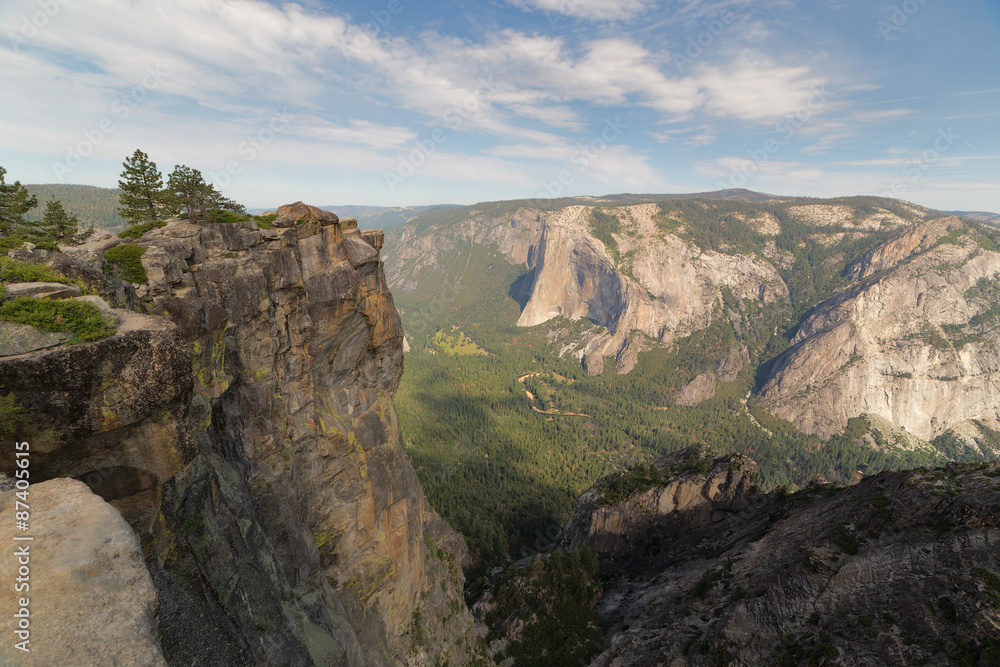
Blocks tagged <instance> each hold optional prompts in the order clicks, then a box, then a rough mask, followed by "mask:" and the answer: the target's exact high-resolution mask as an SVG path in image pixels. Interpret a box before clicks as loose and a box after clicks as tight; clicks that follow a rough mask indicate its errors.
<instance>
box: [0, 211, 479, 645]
mask: <svg viewBox="0 0 1000 667" xmlns="http://www.w3.org/2000/svg"><path fill="white" fill-rule="evenodd" d="M381 241H382V237H381V233H374V232H361V231H359V230H358V229H356V228H355V227H353V226H351V225H350V224H341V223H339V222H336V221H332V220H323V221H322V224H320V223H319V222H316V221H313V222H308V221H307V222H304V223H300V224H298V225H294V226H291V227H287V228H281V229H273V230H267V229H260V228H258V226H257V225H256V224H255V223H253V222H241V223H233V224H200V223H199V224H190V223H188V222H185V221H180V220H174V221H171V222H170V223H169V224H168V225H167V226H165V227H163V228H162V229H154V230H152V231H149V232H147V233H146V234H145V235H144V236H143V237H142V238H140V239H137V240H135V243H136V244H137V245H138V246H141V247H142V248H145V251H144V254H142V257H141V263H142V266H143V268H144V269H145V271H146V273H147V274H148V284H144V285H138V284H137V285H129V284H127V283H123V282H121V281H120V280H118V279H114V278H108V277H107V276H106V273H105V272H103V271H102V268H103V267H104V266H105V264H106V260H105V258H104V252H106V251H107V250H109V249H110V248H112V247H114V246H116V245H120V244H122V243H124V242H125V240H122V239H118V238H111V239H105V240H102V241H97V242H93V243H91V244H88V245H86V246H83V247H79V248H75V249H72V250H71V251H70V250H68V251H67V253H66V254H55V255H53V256H48V257H46V253H44V252H40V253H35V254H34V256H33V257H22V258H23V259H29V260H30V261H47V263H48V264H49V265H50V266H52V267H55V268H56V269H58V270H60V271H61V272H62V273H63V274H65V275H68V276H70V277H73V278H77V279H80V280H81V281H82V282H83V283H84V284H86V285H87V286H88V287H90V288H91V289H93V290H94V291H96V292H97V293H98V294H100V295H101V296H102V297H103V298H104V299H105V300H106V301H107V302H108V303H110V304H111V305H112V306H115V307H118V308H121V307H123V306H126V305H133V306H134V305H137V304H140V303H141V307H142V309H143V310H144V311H145V313H146V314H144V315H139V314H136V313H132V312H131V311H127V310H123V309H118V310H116V311H115V313H116V316H117V318H118V319H119V321H120V325H119V328H118V332H117V333H116V334H115V335H114V336H112V337H110V338H106V339H104V340H99V341H94V342H90V343H83V344H79V345H73V346H62V347H54V348H49V349H43V350H39V351H35V352H29V353H26V354H21V355H15V356H9V357H2V358H0V395H6V394H8V393H9V392H14V393H15V395H16V397H17V401H18V405H19V407H20V408H21V409H22V411H23V412H22V415H21V420H20V425H19V426H18V429H17V432H16V433H15V436H14V437H15V438H17V439H24V440H26V441H29V442H31V444H32V447H33V451H34V454H33V456H34V458H33V460H32V466H33V468H32V470H33V474H34V475H35V477H33V481H35V482H40V481H42V480H44V479H51V478H56V477H75V478H77V479H80V480H83V481H85V482H86V483H87V484H88V485H90V486H91V488H93V489H94V490H95V491H96V492H97V493H99V494H101V495H102V496H103V497H104V498H105V499H106V500H108V501H109V502H111V503H112V504H114V505H115V506H116V507H118V508H119V510H121V512H122V513H123V515H124V516H125V518H126V519H127V520H128V521H129V523H130V524H131V526H132V528H133V529H134V530H135V533H136V535H137V536H138V540H139V543H141V545H142V550H143V554H144V556H145V557H146V564H147V566H148V570H149V573H150V574H151V576H152V581H153V582H154V583H155V587H156V592H157V594H158V599H159V613H158V616H157V621H156V623H157V625H156V636H157V641H158V643H159V647H160V650H161V651H162V655H163V657H164V658H165V659H166V661H167V663H168V664H171V665H244V664H245V665H260V664H271V665H279V664H280V665H331V664H333V665H341V664H342V665H404V664H409V665H433V664H435V663H436V662H439V663H443V662H444V661H450V663H451V664H455V665H458V664H469V663H472V662H473V661H474V660H475V655H476V653H477V652H478V650H479V648H478V646H479V643H478V641H477V639H478V638H477V636H476V633H475V631H474V628H473V623H472V618H471V615H470V614H469V612H468V610H467V609H466V607H465V603H464V600H463V598H462V588H463V583H464V577H463V574H462V569H461V566H462V562H463V560H464V559H466V558H467V556H466V551H465V545H464V541H463V539H462V538H461V537H460V536H459V535H458V534H456V533H455V532H454V531H452V530H451V529H450V528H449V527H448V526H447V525H446V524H445V523H444V522H443V521H442V520H441V519H440V518H439V517H438V515H437V514H436V513H435V512H434V511H433V510H432V509H431V508H430V507H429V506H428V504H427V501H426V499H425V497H424V495H423V492H422V490H421V488H420V484H419V482H418V480H417V478H416V476H415V474H414V472H413V469H412V467H411V466H410V464H409V462H408V460H407V457H406V456H405V455H404V453H403V451H402V448H401V445H400V436H399V425H398V421H397V418H396V413H395V408H394V407H393V404H392V395H393V393H394V392H395V390H396V388H397V386H398V383H399V378H400V376H401V374H402V370H403V368H402V349H401V348H402V331H401V327H400V323H399V317H398V314H397V313H396V310H395V308H394V306H393V301H392V296H391V295H390V293H389V291H388V288H387V286H386V283H385V276H384V273H383V268H382V263H381V260H380V257H379V252H378V249H377V248H378V247H380V246H381ZM20 252H22V255H23V254H24V251H20ZM28 254H29V255H30V254H31V253H28ZM12 466H13V464H12V461H11V460H10V457H8V458H7V459H5V460H4V462H3V469H4V471H5V472H8V473H10V472H12ZM67 604H72V602H69V601H68V602H67ZM108 650H113V647H112V648H109V649H108ZM43 658H44V656H42V658H39V659H43ZM36 664H52V663H45V662H41V663H36Z"/></svg>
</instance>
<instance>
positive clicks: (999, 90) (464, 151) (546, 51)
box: [0, 0, 1000, 212]
mask: <svg viewBox="0 0 1000 667" xmlns="http://www.w3.org/2000/svg"><path fill="white" fill-rule="evenodd" d="M998 45H1000V3H997V2H996V0H964V1H962V2H945V1H944V0H905V1H900V2H895V3H887V2H877V1H875V2H873V1H871V0H808V1H807V0H719V1H715V2H713V1H711V0H491V1H489V2H477V3H468V2H449V1H446V2H435V3H429V2H418V1H417V0H372V1H371V2H357V1H349V2H337V3H331V2H326V1H323V0H306V1H304V2H300V3H297V4H293V3H288V4H282V3H274V2H271V3H269V2H264V1H263V0H170V2H162V0H29V1H25V0H5V1H4V2H3V5H2V7H0V91H2V100H3V103H2V104H0V166H4V167H6V168H7V170H8V172H9V173H8V177H7V178H8V180H9V181H12V180H15V179H16V180H20V181H22V182H26V183H52V182H62V183H84V184H90V185H100V186H114V185H116V183H117V180H118V176H119V173H120V172H121V162H122V160H123V159H124V158H125V157H126V156H128V155H130V154H131V153H132V152H133V151H134V150H135V149H136V148H141V149H142V150H144V151H145V152H147V153H148V154H149V155H150V157H151V159H153V160H154V161H156V162H157V164H158V165H159V166H160V168H161V170H162V171H163V172H164V173H165V174H166V173H167V172H169V170H170V169H172V167H173V165H175V164H186V165H188V166H191V167H194V168H197V169H200V170H201V171H202V172H203V174H204V175H205V176H206V178H207V179H209V180H211V181H213V182H214V183H215V184H216V185H217V186H218V187H219V188H220V189H221V190H222V191H223V192H224V193H225V194H226V195H227V196H230V197H232V198H235V199H237V200H238V201H241V202H243V203H244V204H246V205H247V206H251V207H258V206H259V207H272V206H276V205H278V204H281V203H285V202H289V201H294V200H298V199H301V200H304V201H307V202H311V203H315V204H323V205H326V204H369V205H406V204H411V205H423V204H436V203H472V202H476V201H483V200H496V199H513V198H525V197H539V196H555V195H564V194H572V195H599V194H606V193H616V192H698V191H706V190H715V189H719V188H723V187H746V188H750V189H753V190H758V191H763V192H770V193H774V194H784V195H811V196H822V197H828V196H829V197H832V196H840V195H854V194H878V195H888V196H896V197H899V198H901V199H906V200H909V201H914V202H916V203H919V204H923V205H926V206H932V207H936V208H941V209H963V210H991V211H997V212H1000V129H998V128H1000V48H998Z"/></svg>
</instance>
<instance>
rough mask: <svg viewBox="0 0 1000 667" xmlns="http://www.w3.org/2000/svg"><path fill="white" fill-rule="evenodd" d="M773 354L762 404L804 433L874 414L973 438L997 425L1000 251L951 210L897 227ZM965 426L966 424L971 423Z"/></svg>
mask: <svg viewBox="0 0 1000 667" xmlns="http://www.w3.org/2000/svg"><path fill="white" fill-rule="evenodd" d="M846 273H847V275H848V276H849V277H850V278H851V279H852V284H850V285H849V286H848V287H847V288H845V289H844V290H843V291H841V292H840V293H838V294H836V295H835V296H833V297H832V298H830V299H828V300H826V301H823V302H822V303H820V304H819V305H817V306H816V307H815V308H814V309H813V310H812V311H811V312H810V313H809V314H808V316H807V317H806V318H805V319H804V320H803V322H802V323H801V324H800V325H799V326H798V329H797V331H796V332H795V335H794V336H793V337H792V339H791V343H792V347H791V349H789V350H788V351H787V352H785V353H784V354H782V355H781V356H780V357H778V358H777V359H776V360H775V361H774V362H773V363H772V365H771V366H770V368H769V371H768V373H767V376H766V379H765V382H764V384H763V386H762V388H761V389H760V391H759V392H758V396H759V398H760V401H761V405H762V406H764V407H765V408H766V409H767V410H769V411H771V412H773V413H774V414H776V415H778V416H780V417H783V418H785V419H787V420H789V421H790V422H792V423H793V424H795V425H796V426H797V427H798V428H799V429H801V430H803V431H805V432H807V433H816V434H819V435H821V436H822V437H824V438H827V437H829V436H830V435H833V434H834V433H839V432H841V431H842V430H843V429H844V427H845V426H846V425H847V422H848V420H849V419H850V418H852V417H857V416H859V415H870V416H872V417H875V418H881V419H882V420H884V421H885V422H888V423H890V424H893V425H896V426H897V427H900V426H901V427H903V428H905V430H906V431H907V432H909V433H911V434H913V435H916V436H917V437H918V438H921V439H923V440H927V441H929V440H933V439H934V438H936V437H938V436H940V435H942V434H944V433H946V432H947V431H949V430H951V431H952V432H953V433H957V434H960V435H961V436H962V437H963V439H964V440H965V442H966V443H967V446H968V447H970V448H974V449H977V450H979V451H980V452H981V453H983V454H985V455H989V454H990V450H989V449H987V450H985V451H983V450H982V449H981V448H980V447H979V446H978V445H977V442H976V441H977V439H979V438H978V436H979V435H980V434H979V430H980V428H981V427H983V426H985V427H986V428H992V429H997V428H998V427H1000V388H998V387H1000V386H998V380H1000V354H998V351H1000V328H998V322H997V318H996V315H995V311H996V296H997V294H998V293H997V291H996V288H997V280H998V275H1000V251H998V249H997V248H996V247H995V246H993V244H992V243H989V242H988V239H986V240H985V241H984V238H983V237H981V236H978V235H976V234H974V233H971V232H970V230H969V229H968V228H966V227H965V225H963V224H962V222H961V221H960V220H958V219H957V218H954V217H951V218H938V219H933V220H930V221H927V222H925V223H921V224H917V225H913V226H911V227H908V228H906V229H903V230H901V231H900V232H899V233H898V234H897V235H896V236H894V237H893V238H891V239H889V240H887V241H885V242H883V243H881V244H878V245H876V246H875V247H874V248H872V249H871V250H870V251H869V252H867V253H866V254H865V255H863V256H862V257H860V258H859V259H858V260H856V261H855V262H854V263H853V264H852V265H850V266H848V267H847V269H846ZM966 434H968V435H966Z"/></svg>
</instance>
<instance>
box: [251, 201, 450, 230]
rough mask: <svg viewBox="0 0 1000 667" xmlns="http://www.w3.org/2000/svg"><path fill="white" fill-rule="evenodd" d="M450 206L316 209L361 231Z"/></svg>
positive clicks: (395, 224) (390, 225) (389, 226)
mask: <svg viewBox="0 0 1000 667" xmlns="http://www.w3.org/2000/svg"><path fill="white" fill-rule="evenodd" d="M450 207H452V205H450V204H442V205H440V206H355V205H351V204H346V205H340V206H338V205H326V206H319V207H318V208H321V209H323V210H324V211H330V212H332V213H336V214H337V215H338V216H339V217H341V218H354V219H355V220H357V221H358V227H360V228H362V229H383V230H387V229H392V228H394V227H398V226H400V225H402V224H404V223H406V222H409V221H410V220H412V219H413V218H415V217H416V216H418V215H420V214H421V213H423V212H424V211H428V210H430V209H432V208H450ZM268 210H271V211H273V210H275V209H274V208H271V209H263V208H253V209H247V211H248V212H250V213H256V214H261V213H264V212H266V211H268Z"/></svg>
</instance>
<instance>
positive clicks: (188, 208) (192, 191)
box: [167, 164, 244, 222]
mask: <svg viewBox="0 0 1000 667" xmlns="http://www.w3.org/2000/svg"><path fill="white" fill-rule="evenodd" d="M167 196H168V198H169V200H170V204H171V207H172V209H173V211H174V212H175V213H181V212H183V213H185V214H186V215H187V218H188V220H189V221H190V222H194V221H195V218H202V219H204V218H205V217H206V215H207V214H208V213H209V212H211V211H215V210H223V211H233V212H234V213H243V212H244V208H243V206H242V205H240V204H237V203H236V202H234V201H233V200H231V199H226V198H225V197H223V196H222V193H220V192H219V191H218V190H216V189H215V186H214V185H212V184H211V183H206V182H205V179H204V178H202V175H201V172H200V171H198V170H197V169H192V168H190V167H188V166H185V165H183V164H179V165H177V166H176V167H174V171H173V172H172V173H171V174H170V177H169V178H168V179H167Z"/></svg>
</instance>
